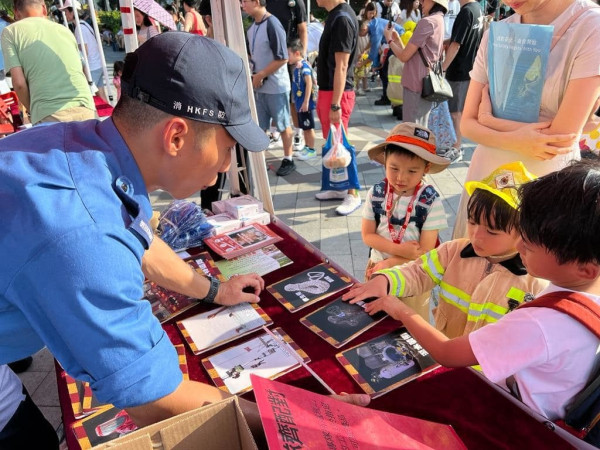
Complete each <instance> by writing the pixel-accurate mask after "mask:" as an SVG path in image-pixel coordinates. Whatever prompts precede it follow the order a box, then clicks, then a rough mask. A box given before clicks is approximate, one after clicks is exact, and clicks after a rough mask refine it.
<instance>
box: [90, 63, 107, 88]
mask: <svg viewBox="0 0 600 450" xmlns="http://www.w3.org/2000/svg"><path fill="white" fill-rule="evenodd" d="M90 74H91V75H92V81H93V82H94V84H95V85H96V87H97V88H101V87H104V77H103V76H102V75H103V74H102V67H100V68H99V69H96V70H92V71H90Z"/></svg>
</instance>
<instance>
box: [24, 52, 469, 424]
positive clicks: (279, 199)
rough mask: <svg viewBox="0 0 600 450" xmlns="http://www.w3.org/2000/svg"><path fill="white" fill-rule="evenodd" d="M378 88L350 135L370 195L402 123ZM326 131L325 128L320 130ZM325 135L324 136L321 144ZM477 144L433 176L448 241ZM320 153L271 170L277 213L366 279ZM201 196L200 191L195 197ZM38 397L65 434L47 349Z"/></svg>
mask: <svg viewBox="0 0 600 450" xmlns="http://www.w3.org/2000/svg"><path fill="white" fill-rule="evenodd" d="M105 55H106V60H107V64H108V66H109V75H110V76H111V79H112V63H113V62H114V61H116V60H118V59H123V58H124V56H125V54H124V53H123V52H118V53H115V52H112V51H111V50H109V49H107V48H106V47H105ZM372 87H373V90H372V91H371V92H369V93H367V95H366V96H364V97H358V98H357V104H356V107H355V110H354V112H353V114H352V118H351V120H350V130H349V140H350V142H351V143H352V144H353V145H354V146H355V147H356V150H357V157H358V166H359V172H360V181H361V185H362V186H363V189H362V190H361V197H362V198H363V199H364V198H365V195H366V192H367V188H368V187H370V186H372V185H373V184H374V183H376V182H378V181H380V180H381V179H382V178H383V168H382V167H381V166H376V165H373V164H372V163H371V162H370V161H369V159H368V157H367V152H366V150H367V149H368V148H370V147H371V146H372V145H374V144H376V143H378V142H381V141H382V140H383V139H384V138H385V137H386V135H387V134H388V132H389V130H391V128H392V127H393V126H394V125H396V124H397V123H398V121H397V120H396V119H395V118H394V117H393V116H392V115H391V110H390V108H389V107H386V106H374V105H373V102H374V101H375V100H376V99H377V98H379V96H381V88H380V87H378V86H376V85H375V84H373V85H372ZM317 135H318V136H320V131H318V132H317ZM322 143H323V140H322V139H319V140H318V142H317V148H320V146H321V145H322ZM473 147H474V145H473V144H470V143H467V144H466V152H465V160H464V161H463V162H461V163H457V164H454V165H452V166H450V167H449V168H448V169H446V170H445V171H443V172H442V173H439V174H436V175H432V176H429V177H428V180H429V182H431V183H433V184H434V185H435V186H436V188H437V190H438V192H440V194H441V195H442V197H443V202H444V208H445V210H446V214H447V217H448V224H449V225H450V228H449V229H447V230H444V231H442V232H441V239H442V241H445V240H448V239H449V238H450V235H451V228H452V226H453V224H454V217H455V214H456V208H457V206H458V201H459V198H460V193H461V190H462V182H463V180H464V178H465V175H466V171H467V167H468V160H470V157H471V154H472V151H473ZM265 156H266V160H267V164H268V165H269V166H272V167H273V169H274V170H276V169H277V168H278V167H279V161H280V159H281V157H282V156H283V150H282V148H281V146H273V147H272V148H270V149H269V150H268V151H267V152H266V154H265ZM320 164H321V161H320V158H314V159H313V160H309V161H305V162H302V161H296V165H297V170H296V172H294V173H292V174H290V175H288V176H286V177H277V176H276V175H275V173H274V170H269V183H270V185H271V192H272V195H273V203H274V207H275V214H276V215H277V216H278V217H279V218H280V219H281V220H283V221H284V222H285V223H287V224H288V225H289V226H291V227H292V228H293V229H294V230H296V231H297V232H298V233H299V234H300V235H302V236H303V237H304V238H305V239H307V240H308V241H309V242H311V243H312V244H313V245H315V246H316V247H318V248H320V249H321V251H323V252H324V253H325V254H326V255H328V256H330V257H331V259H332V260H334V261H335V262H337V263H338V264H339V265H340V266H341V267H343V268H344V269H346V270H347V271H348V272H349V273H351V274H353V275H354V276H355V277H356V278H357V279H359V280H362V279H363V276H364V268H365V265H366V261H367V253H368V249H367V247H366V246H365V245H364V244H363V242H362V240H361V236H360V225H361V210H360V209H359V210H357V211H355V212H354V213H352V214H351V215H349V216H347V217H343V216H338V215H337V214H336V213H335V208H336V206H337V205H338V204H339V201H330V202H320V201H318V200H316V199H315V197H314V195H315V193H317V192H318V191H319V189H320V184H321V182H320V180H321V178H320V177H321V171H320ZM151 197H152V200H153V204H154V205H155V207H156V208H157V209H160V208H162V207H164V206H165V205H166V204H168V203H169V202H170V200H171V198H170V197H169V196H168V194H166V193H164V192H157V193H153V194H152V195H151ZM191 200H195V201H198V196H197V195H195V196H193V197H191ZM20 377H21V380H23V383H24V384H25V386H26V387H27V389H28V390H29V392H30V394H31V395H32V397H33V400H34V401H35V402H36V404H37V405H39V406H40V408H41V410H42V412H43V413H44V415H45V416H46V417H47V418H48V420H50V422H51V423H52V424H53V425H54V426H55V427H56V429H57V430H58V432H59V435H60V436H62V434H63V430H62V422H61V413H60V406H59V401H58V395H57V388H56V379H55V374H54V364H53V358H52V356H51V355H50V353H49V352H48V351H47V350H42V351H40V352H39V353H38V354H36V355H35V357H34V362H33V365H32V366H31V368H30V369H29V370H28V371H27V372H25V373H23V374H21V375H20Z"/></svg>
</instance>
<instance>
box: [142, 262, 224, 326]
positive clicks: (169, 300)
mask: <svg viewBox="0 0 600 450" xmlns="http://www.w3.org/2000/svg"><path fill="white" fill-rule="evenodd" d="M186 263H187V264H189V265H190V266H192V267H193V268H194V270H196V271H197V272H199V273H202V274H204V275H207V276H214V277H217V278H219V279H220V280H221V281H225V278H224V277H223V276H222V275H221V273H220V272H219V269H218V268H217V267H216V266H215V262H214V261H213V259H212V257H211V256H210V254H209V253H208V252H203V253H200V254H199V255H197V256H195V257H194V259H190V260H187V261H186ZM143 289H144V297H143V298H142V300H147V301H149V302H150V304H151V305H152V314H154V316H156V318H157V319H158V320H159V321H160V322H161V323H163V322H166V321H167V320H170V319H172V318H173V317H175V316H177V315H179V314H181V313H182V312H184V311H187V310H188V309H190V308H191V307H192V306H195V305H197V304H198V299H195V298H192V297H188V296H187V295H183V294H180V293H178V292H174V291H170V290H169V289H165V288H163V287H161V286H159V285H157V284H156V283H154V282H153V281H148V280H146V282H144V286H143Z"/></svg>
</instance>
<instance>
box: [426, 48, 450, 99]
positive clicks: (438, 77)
mask: <svg viewBox="0 0 600 450" xmlns="http://www.w3.org/2000/svg"><path fill="white" fill-rule="evenodd" d="M419 55H421V59H422V60H423V64H425V67H427V68H428V69H429V73H428V74H427V75H426V76H425V77H424V78H423V88H422V89H421V97H422V98H423V100H427V101H428V102H435V103H442V102H445V101H446V100H449V99H451V98H452V97H453V94H452V87H451V86H450V83H448V80H446V78H444V73H443V71H442V62H441V60H439V61H436V62H434V63H433V65H430V64H428V63H427V60H426V59H425V56H423V52H422V51H421V49H420V48H419Z"/></svg>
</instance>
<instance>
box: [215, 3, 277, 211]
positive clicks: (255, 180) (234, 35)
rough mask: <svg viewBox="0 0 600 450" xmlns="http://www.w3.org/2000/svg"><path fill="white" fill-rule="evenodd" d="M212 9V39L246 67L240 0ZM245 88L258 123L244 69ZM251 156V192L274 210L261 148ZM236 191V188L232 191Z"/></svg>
mask: <svg viewBox="0 0 600 450" xmlns="http://www.w3.org/2000/svg"><path fill="white" fill-rule="evenodd" d="M210 6H211V13H212V21H213V28H214V34H215V39H216V40H217V41H219V42H221V43H222V44H225V45H227V46H228V47H229V48H231V49H232V50H233V51H235V52H236V53H237V54H238V55H239V56H240V57H241V58H242V60H243V62H244V65H245V67H246V68H248V67H250V66H249V64H248V54H247V53H246V38H245V36H244V26H243V23H242V12H241V9H240V3H239V0H211V1H210ZM247 82H248V92H250V93H251V94H250V95H249V101H250V111H251V112H252V118H253V119H254V121H255V122H257V123H258V116H257V114H256V104H255V103H254V95H252V93H253V89H252V80H251V78H250V73H249V71H247ZM248 156H249V159H250V173H249V175H251V176H250V193H251V194H252V195H254V196H255V197H256V198H258V199H259V200H260V201H261V202H262V203H263V207H264V209H265V211H268V212H269V213H271V214H274V213H275V211H274V208H273V198H272V196H271V188H270V186H269V178H268V176H267V164H266V162H265V153H264V152H249V153H248ZM237 172H238V168H237V164H235V165H234V164H233V163H232V164H231V168H230V169H229V183H230V185H232V180H235V183H238V189H239V182H238V180H239V178H238V173H237ZM234 193H235V191H234Z"/></svg>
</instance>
